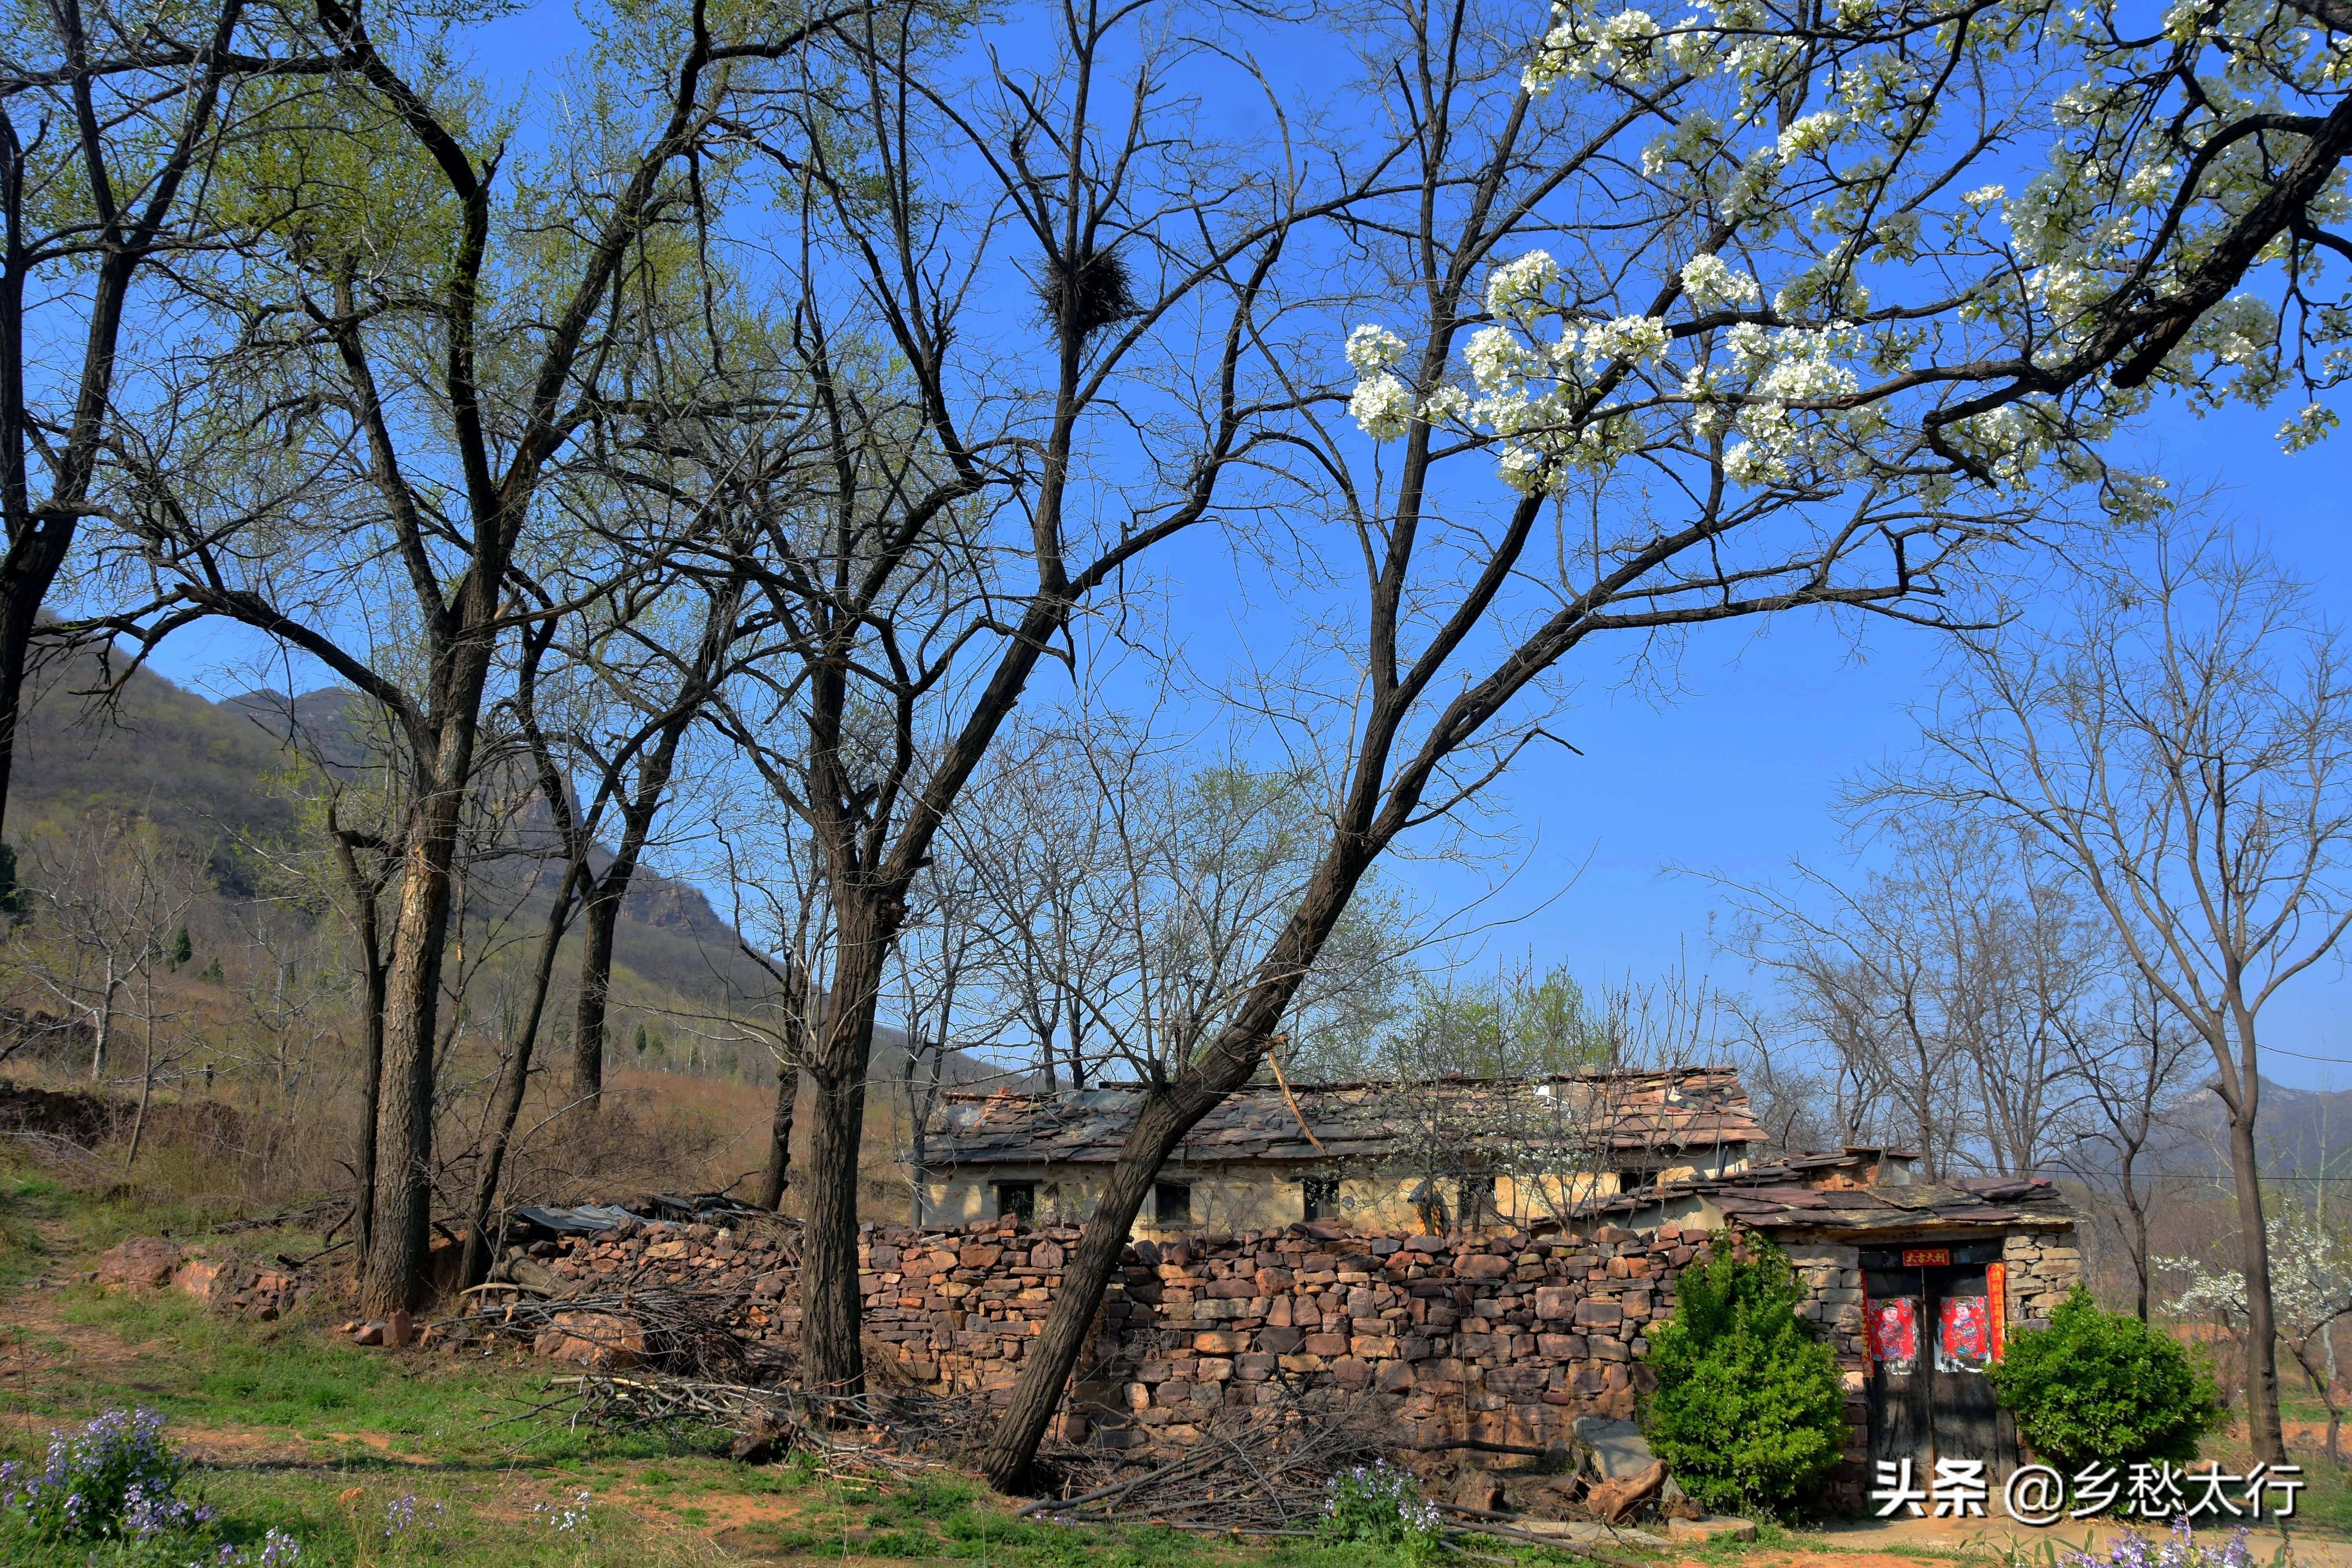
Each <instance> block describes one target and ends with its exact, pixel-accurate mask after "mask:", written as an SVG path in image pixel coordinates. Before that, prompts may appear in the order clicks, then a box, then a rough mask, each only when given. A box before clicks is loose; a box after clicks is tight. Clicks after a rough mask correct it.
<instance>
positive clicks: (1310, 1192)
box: [1298, 1176, 1339, 1219]
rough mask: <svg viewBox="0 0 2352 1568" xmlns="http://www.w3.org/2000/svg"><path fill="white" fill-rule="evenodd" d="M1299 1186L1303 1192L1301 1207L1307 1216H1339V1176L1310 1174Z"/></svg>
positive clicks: (1318, 1217)
mask: <svg viewBox="0 0 2352 1568" xmlns="http://www.w3.org/2000/svg"><path fill="white" fill-rule="evenodd" d="M1298 1186H1299V1191H1300V1194H1301V1200H1300V1203H1299V1208H1300V1210H1301V1212H1302V1213H1303V1214H1304V1215H1305V1216H1306V1217H1307V1218H1308V1219H1338V1218H1339V1178H1338V1177H1337V1176H1309V1177H1307V1179H1306V1180H1305V1181H1303V1182H1301V1183H1299V1184H1298Z"/></svg>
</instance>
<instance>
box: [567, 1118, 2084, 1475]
mask: <svg viewBox="0 0 2352 1568" xmlns="http://www.w3.org/2000/svg"><path fill="white" fill-rule="evenodd" d="M759 1226H760V1227H763V1228H754V1229H753V1230H751V1231H748V1232H741V1233H736V1232H730V1230H728V1229H725V1228H721V1227H718V1226H710V1225H705V1224H693V1225H682V1226H677V1225H666V1224H661V1223H653V1224H646V1223H645V1222H642V1221H639V1220H636V1219H634V1218H626V1219H623V1220H622V1221H620V1222H619V1223H618V1224H616V1225H614V1226H611V1227H610V1228H607V1229H604V1230H601V1231H598V1232H597V1233H595V1234H593V1235H586V1236H576V1237H574V1236H564V1237H555V1238H553V1239H551V1240H549V1241H546V1242H542V1243H540V1244H537V1246H535V1247H534V1248H533V1252H534V1256H539V1257H543V1258H545V1266H546V1267H547V1268H548V1269H549V1270H550V1272H551V1274H552V1275H553V1276H554V1277H555V1283H556V1285H557V1286H558V1287H559V1289H570V1288H573V1286H574V1283H575V1282H576V1283H577V1285H578V1286H580V1287H585V1288H589V1289H593V1290H594V1291H595V1292H597V1293H600V1294H609V1293H612V1292H614V1291H615V1290H619V1289H628V1288H630V1287H632V1286H656V1285H659V1286H667V1287H672V1288H684V1287H688V1286H691V1287H695V1288H700V1289H714V1288H720V1287H723V1288H724V1289H725V1291H726V1293H727V1295H728V1298H729V1299H730V1300H733V1301H735V1302H738V1303H740V1311H741V1312H742V1314H743V1319H744V1321H743V1327H744V1328H745V1329H746V1330H747V1331H750V1332H751V1333H753V1334H755V1335H757V1336H760V1337H761V1338H767V1339H772V1340H774V1341H777V1342H782V1343H791V1342H793V1341H794V1340H796V1338H797V1336H798V1334H799V1331H800V1307H799V1301H798V1289H797V1273H798V1269H797V1243H796V1240H795V1239H794V1238H793V1237H792V1236H791V1235H790V1233H789V1231H788V1230H784V1229H782V1227H779V1226H776V1223H775V1222H774V1221H772V1219H768V1218H766V1217H765V1216H759ZM1724 1230H1729V1231H1731V1232H1732V1233H1734V1234H1735V1235H1737V1234H1739V1233H1742V1232H1745V1233H1748V1234H1759V1235H1763V1236H1768V1237H1771V1238H1772V1239H1773V1240H1774V1241H1776V1242H1777V1243H1778V1244H1779V1245H1780V1247H1782V1248H1783V1249H1784V1250H1785V1251H1786V1252H1787V1253H1788V1254H1789V1256H1790V1258H1792V1259H1793V1260H1794V1262H1795V1264H1796V1267H1797V1268H1798V1270H1799V1273H1800V1274H1801V1277H1802V1279H1804V1282H1805V1285H1806V1288H1807V1291H1808V1300H1807V1301H1806V1304H1805V1307H1804V1310H1805V1312H1806V1314H1807V1315H1808V1316H1809V1317H1811V1319H1812V1320H1813V1321H1816V1322H1817V1323H1819V1324H1820V1325H1821V1326H1822V1331H1823V1333H1824V1335H1825V1337H1826V1338H1828V1340H1829V1341H1830V1342H1831V1343H1832V1346H1833V1348H1834V1350H1835V1353H1836V1355H1837V1358H1838V1363H1839V1365H1840V1368H1841V1370H1842V1372H1843V1375H1844V1379H1845V1384H1846V1389H1847V1409H1848V1428H1849V1440H1848V1445H1847V1450H1846V1455H1845V1460H1844V1463H1843V1466H1842V1467H1841V1469H1840V1471H1839V1473H1838V1474H1837V1475H1836V1476H1835V1477H1834V1478H1833V1480H1832V1489H1831V1500H1832V1503H1833V1504H1834V1505H1836V1506H1840V1507H1843V1508H1845V1509H1848V1510H1858V1509H1860V1508H1861V1507H1862V1505H1863V1499H1864V1491H1865V1489H1866V1488H1867V1486H1868V1484H1869V1479H1868V1478H1869V1477H1870V1475H1871V1474H1872V1471H1871V1468H1870V1465H1871V1461H1872V1460H1873V1459H1874V1458H1911V1459H1912V1460H1913V1461H1914V1464H1915V1468H1916V1473H1918V1474H1921V1475H1932V1474H1933V1473H1934V1462H1935V1460H1937V1459H1938V1458H1962V1459H1972V1458H1981V1459H1984V1460H1987V1461H1988V1464H1987V1473H1988V1475H1989V1476H1990V1478H1992V1479H1995V1480H1996V1481H1997V1480H1998V1479H1999V1478H2000V1475H2001V1474H2002V1473H2003V1471H2004V1470H2005V1469H2006V1468H2008V1464H2009V1462H2010V1457H2011V1456H2010V1454H2009V1453H2008V1447H2011V1446H2013V1444H2012V1440H2011V1438H2010V1437H2009V1436H2008V1434H2007V1433H2006V1432H2005V1431H2004V1430H2002V1423H2001V1420H2000V1416H1999V1415H1998V1413H1997V1412H1994V1413H1991V1414H1990V1415H1988V1412H1989V1411H1990V1404H1989V1401H1988V1399H1987V1398H1986V1397H1985V1396H1986V1395H1987V1394H1988V1390H1987V1388H1986V1386H1985V1378H1984V1372H1983V1367H1984V1364H1985V1363H1986V1362H1988V1361H1989V1360H1990V1359H1992V1358H1994V1357H1998V1356H1999V1355H2000V1349H2001V1345H2002V1343H2003V1342H2004V1341H2005V1339H2006V1336H2007V1335H2008V1333H2010V1332H2011V1331H2014V1330H2016V1329H2018V1328H2020V1327H2023V1326H2027V1325H2031V1324H2033V1323H2036V1322H2039V1321H2043V1320H2045V1319H2046V1318H2047V1317H2048V1315H2049V1313H2050V1312H2051V1310H2053V1308H2054V1307H2055V1306H2056V1305H2057V1303H2058V1302H2059V1301H2060V1300H2063V1299H2064V1296H2065V1292H2066V1290H2067V1289H2069V1288H2070V1287H2071V1286H2072V1284H2073V1283H2074V1278H2075V1274H2076V1269H2077V1258H2076V1253H2075V1249H2074V1217H2073V1216H2072V1215H2071V1214H2069V1213H2068V1211H2067V1209H2066V1206H2065V1205H2064V1204H2063V1202H2061V1201H2060V1200H2059V1197H2058V1194H2057V1193H2056V1191H2055V1190H2054V1189H2053V1187H2052V1186H2051V1184H2049V1183H2048V1182H2047V1181H2043V1180H2039V1179H2036V1180H2000V1179H1991V1178H1986V1179H1960V1180H1952V1181H1943V1182H1930V1181H1926V1180H1923V1179H1920V1178H1919V1177H1918V1176H1917V1174H1916V1171H1915V1168H1914V1165H1913V1163H1912V1162H1911V1161H1909V1160H1907V1159H1906V1158H1905V1157H1904V1156H1901V1155H1899V1154H1890V1153H1888V1152H1885V1151H1882V1150H1876V1149H1849V1150H1844V1151H1841V1152H1838V1153H1834V1154H1819V1155H1808V1156H1804V1157H1801V1158H1796V1159H1791V1160H1788V1161H1786V1162H1783V1163H1778V1164H1774V1165H1769V1166H1763V1167H1753V1166H1750V1167H1748V1168H1744V1169H1741V1170H1738V1171H1734V1172H1730V1173H1725V1174H1720V1175H1716V1176H1696V1177H1691V1178H1688V1179H1685V1180H1684V1181H1682V1182H1679V1183H1675V1184H1669V1185H1665V1186H1660V1187H1654V1188H1635V1189H1633V1190H1631V1191H1624V1192H1611V1193H1606V1194H1595V1195H1594V1196H1592V1197H1591V1198H1589V1199H1586V1200H1584V1201H1583V1202H1581V1203H1580V1204H1578V1205H1573V1207H1572V1210H1571V1212H1570V1213H1568V1214H1565V1215H1559V1216H1550V1215H1546V1216H1541V1217H1538V1218H1537V1219H1535V1220H1533V1221H1531V1222H1529V1223H1528V1225H1526V1226H1486V1227H1484V1228H1482V1229H1478V1230H1475V1231H1454V1232H1449V1233H1447V1234H1444V1235H1431V1234H1426V1233H1422V1232H1415V1233H1412V1234H1407V1235H1400V1234H1395V1233H1389V1234H1378V1233H1374V1234H1366V1233H1363V1232H1361V1231H1355V1230H1350V1229H1347V1228H1343V1227H1342V1226H1339V1225H1336V1224H1329V1223H1325V1222H1320V1221H1302V1222H1295V1223H1287V1224H1283V1225H1279V1226H1265V1227H1264V1228H1259V1229H1252V1230H1242V1231H1237V1232H1233V1233H1212V1232H1208V1231H1204V1230H1194V1231H1188V1232H1185V1233H1182V1234H1180V1235H1174V1236H1171V1237H1166V1238H1164V1239H1160V1240H1154V1239H1152V1238H1150V1237H1139V1238H1138V1239H1136V1240H1135V1241H1133V1242H1132V1243H1131V1244H1130V1245H1129V1248H1128V1251H1127V1253H1126V1255H1125V1257H1124V1258H1123V1259H1122V1267H1121V1268H1120V1269H1119V1271H1118V1274H1117V1275H1116V1276H1115V1278H1114V1279H1113V1281H1112V1284H1111V1287H1110V1290H1109V1293H1108V1298H1107V1299H1106V1300H1104V1302H1103V1304H1102V1309H1101V1315H1100V1317H1099V1319H1098V1320H1097V1324H1096V1327H1095V1332H1094V1333H1093V1335H1092V1336H1090V1338H1089V1341H1088V1347H1087V1352H1086V1356H1085V1359H1084V1361H1083V1362H1082V1363H1081V1365H1080V1368H1079V1370H1078V1373H1077V1375H1076V1377H1075V1378H1074V1379H1073V1381H1072V1384H1071V1386H1070V1388H1069V1391H1068V1394H1067V1396H1066V1405H1065V1407H1064V1412H1063V1415H1062V1418H1061V1422H1060V1424H1059V1428H1058V1430H1059V1432H1060V1435H1061V1436H1062V1437H1063V1438H1064V1439H1065V1440H1067V1441H1073V1442H1081V1443H1088V1444H1094V1445H1098V1446H1101V1447H1118V1448H1129V1447H1142V1446H1146V1445H1152V1446H1157V1445H1161V1444H1173V1445H1181V1444H1184V1443H1186V1442H1189V1441H1192V1440H1195V1439H1197V1438H1198V1437H1200V1436H1202V1433H1203V1431H1204V1430H1206V1429H1207V1428H1208V1426H1209V1425H1210V1424H1211V1423H1212V1422H1213V1420H1214V1419H1215V1418H1216V1415H1217V1413H1218V1412H1220V1411H1222V1410H1226V1409H1230V1408H1234V1407H1238V1406H1247V1405H1257V1404H1261V1403H1267V1402H1273V1401H1277V1400H1291V1401H1297V1402H1299V1403H1301V1404H1303V1405H1305V1406H1306V1407H1307V1408H1309V1409H1312V1408H1316V1407H1318V1405H1333V1406H1337V1405H1342V1404H1350V1403H1360V1402H1364V1401H1370V1402H1372V1403H1373V1404H1375V1405H1377V1406H1378V1408H1379V1411H1380V1413H1381V1415H1382V1416H1383V1417H1384V1418H1386V1419H1387V1420H1388V1421H1390V1422H1391V1423H1392V1424H1393V1427H1394V1430H1395V1432H1396V1440H1397V1442H1398V1444H1399V1445H1400V1447H1401V1448H1404V1447H1422V1448H1423V1450H1424V1451H1425V1450H1426V1447H1427V1446H1431V1445H1439V1444H1445V1443H1448V1442H1454V1441H1458V1440H1461V1439H1469V1440H1472V1441H1474V1442H1485V1443H1489V1444H1512V1445H1521V1446H1553V1445H1559V1444H1563V1443H1565V1442H1567V1441H1568V1440H1569V1437H1570V1434H1571V1433H1572V1432H1573V1431H1574V1429H1575V1423H1576V1421H1577V1420H1578V1419H1579V1418H1580V1417H1582V1416H1587V1415H1599V1416H1618V1417H1622V1416H1626V1415H1633V1414H1634V1412H1635V1409H1636V1406H1637V1402H1638V1400H1639V1398H1640V1396H1641V1394H1643V1392H1644V1391H1645V1390H1646V1389H1647V1388H1649V1387H1650V1386H1652V1384H1651V1382H1650V1378H1649V1369H1648V1367H1647V1366H1646V1365H1645V1364H1644V1363H1645V1362H1646V1360H1647V1358H1648V1354H1649V1335H1650V1332H1651V1330H1652V1328H1653V1326H1654V1325H1655V1324H1657V1323H1659V1322H1662V1321H1666V1320H1667V1319H1668V1318H1670V1317H1671V1315H1672V1313H1673V1311H1674V1307H1675V1288H1676V1285H1677V1282H1678V1280H1679V1279H1680V1276H1681V1273H1682V1271H1683V1270H1684V1269H1685V1268H1689V1267H1690V1266H1691V1265H1692V1264H1693V1263H1694V1262H1695V1261H1696V1259H1697V1258H1699V1257H1700V1256H1701V1254H1702V1252H1703V1250H1704V1249H1705V1248H1706V1247H1707V1245H1708V1244H1709V1241H1710V1238H1711V1237H1713V1236H1714V1235H1716V1234H1718V1233H1720V1232H1721V1231H1724ZM771 1232H773V1233H774V1234H771ZM1078 1237H1079V1230H1078V1226H1077V1224H1076V1222H1075V1221H1067V1220H1066V1221H1060V1222H1055V1221H1052V1220H1050V1219H1049V1220H1047V1221H1045V1223H1042V1224H1040V1225H1036V1226H1032V1225H1030V1224H1029V1223H1027V1222H1026V1221H1024V1220H1023V1219H1022V1218H1021V1217H1020V1216H1019V1215H1017V1214H1007V1215H1003V1216H1001V1217H994V1218H984V1219H975V1220H972V1221H971V1222H968V1223H964V1224H960V1225H940V1224H933V1225H929V1226H898V1225H886V1226H875V1225H869V1226H865V1227H863V1232H862V1234H861V1236H860V1237H859V1247H858V1262H859V1268H860V1272H859V1279H858V1285H859V1291H860V1295H861V1298H862V1300H863V1310H864V1329H865V1333H866V1342H867V1347H868V1350H867V1353H868V1357H869V1360H871V1361H872V1362H873V1363H875V1365H876V1371H877V1374H878V1375H879V1376H881V1377H882V1378H883V1379H884V1380H885V1382H886V1383H887V1384H895V1385H900V1386H905V1385H913V1386H918V1387H921V1388H924V1389H927V1390H929V1391H930V1392H932V1393H935V1394H940V1395H941V1396H945V1397H956V1398H969V1399H973V1400H978V1401H982V1402H994V1401H998V1400H1002V1399H1003V1398H1006V1397H1007V1396H1008V1395H1009V1392H1010V1390H1011V1388H1012V1385H1013V1380H1014V1379H1015V1378H1016V1377H1017V1376H1018V1375H1019V1373H1020V1370H1021V1365H1022V1363H1023V1362H1024V1361H1025V1360H1026V1359H1027V1357H1028V1355H1029V1353H1030V1351H1031V1349H1032V1346H1033V1344H1034V1338H1035V1336H1036V1335H1037V1333H1038V1332H1039V1331H1040V1330H1041V1329H1042V1327H1043V1325H1044V1321H1045V1315H1046V1313H1047V1312H1048V1311H1049V1310H1051V1309H1052V1304H1053V1301H1054V1299H1055V1296H1056V1294H1057V1293H1058V1292H1059V1291H1060V1289H1062V1285H1063V1274H1062V1268H1063V1265H1064V1263H1065V1261H1066V1258H1067V1257H1068V1253H1069V1249H1070V1248H1071V1247H1072V1246H1074V1245H1075V1244H1076V1241H1077V1240H1078ZM1971 1302H1973V1303H1976V1304H1975V1305H1969V1304H1968V1303H1971ZM1906 1303H1907V1305H1906ZM1956 1303H1958V1305H1955V1304H1956ZM1906 1330H1907V1335H1906Z"/></svg>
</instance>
